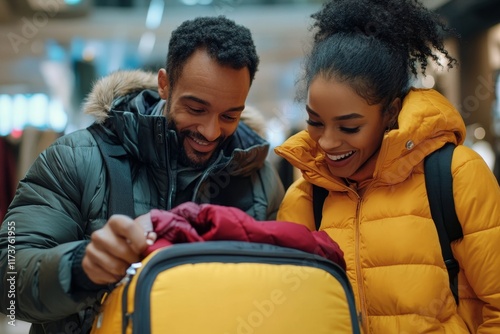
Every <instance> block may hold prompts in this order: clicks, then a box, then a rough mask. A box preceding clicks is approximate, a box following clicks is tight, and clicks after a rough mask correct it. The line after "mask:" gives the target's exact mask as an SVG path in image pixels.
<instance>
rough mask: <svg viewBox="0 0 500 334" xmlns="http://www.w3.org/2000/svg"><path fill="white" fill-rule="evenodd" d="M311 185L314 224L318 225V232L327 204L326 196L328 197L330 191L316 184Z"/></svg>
mask: <svg viewBox="0 0 500 334" xmlns="http://www.w3.org/2000/svg"><path fill="white" fill-rule="evenodd" d="M311 185H312V194H313V195H312V198H313V211H314V224H315V225H316V230H317V231H319V227H320V226H321V218H322V217H323V204H324V203H325V199H326V196H328V190H326V189H325V188H322V187H319V186H317V185H314V184H311Z"/></svg>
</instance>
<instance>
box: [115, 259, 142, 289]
mask: <svg viewBox="0 0 500 334" xmlns="http://www.w3.org/2000/svg"><path fill="white" fill-rule="evenodd" d="M140 267H142V263H141V262H136V263H132V264H131V265H130V267H128V269H127V271H126V272H125V276H124V277H123V278H122V279H121V280H120V281H119V282H118V283H116V285H115V287H117V286H120V285H122V284H127V283H128V282H130V280H131V279H132V277H134V276H135V274H137V269H139V268H140Z"/></svg>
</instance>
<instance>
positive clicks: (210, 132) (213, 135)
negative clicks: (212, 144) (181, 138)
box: [198, 117, 222, 141]
mask: <svg viewBox="0 0 500 334" xmlns="http://www.w3.org/2000/svg"><path fill="white" fill-rule="evenodd" d="M198 132H199V133H200V134H201V135H202V136H203V137H205V139H206V140H208V141H215V140H217V139H218V138H219V137H220V135H221V133H222V132H221V129H220V125H219V118H218V117H208V118H207V119H206V120H205V121H204V122H203V123H201V124H200V125H199V126H198Z"/></svg>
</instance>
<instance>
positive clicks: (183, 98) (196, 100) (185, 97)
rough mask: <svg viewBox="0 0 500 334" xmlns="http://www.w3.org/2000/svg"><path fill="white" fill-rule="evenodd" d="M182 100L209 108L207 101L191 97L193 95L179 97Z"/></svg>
mask: <svg viewBox="0 0 500 334" xmlns="http://www.w3.org/2000/svg"><path fill="white" fill-rule="evenodd" d="M181 99H182V100H191V101H194V102H196V103H199V104H203V105H204V106H207V107H210V103H209V102H208V101H205V100H203V99H200V98H199V97H196V96H193V95H184V96H182V97H181Z"/></svg>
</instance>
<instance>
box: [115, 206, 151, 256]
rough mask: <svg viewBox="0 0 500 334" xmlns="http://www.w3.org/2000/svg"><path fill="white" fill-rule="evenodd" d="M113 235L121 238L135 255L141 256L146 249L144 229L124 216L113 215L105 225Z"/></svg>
mask: <svg viewBox="0 0 500 334" xmlns="http://www.w3.org/2000/svg"><path fill="white" fill-rule="evenodd" d="M106 225H107V226H108V227H109V228H110V229H111V230H112V231H113V233H114V234H115V235H117V236H119V237H121V238H123V239H124V240H125V241H126V243H127V245H128V247H130V248H131V249H132V250H133V251H134V253H135V254H141V253H142V252H143V251H144V250H145V249H146V248H147V247H148V244H147V242H146V237H145V236H144V229H143V228H142V227H141V225H139V224H136V223H135V222H134V220H133V219H132V218H130V217H128V216H124V215H113V216H111V217H110V218H109V220H108V222H107V224H106Z"/></svg>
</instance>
